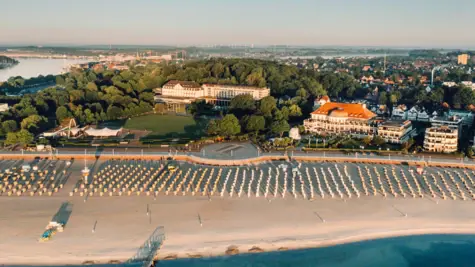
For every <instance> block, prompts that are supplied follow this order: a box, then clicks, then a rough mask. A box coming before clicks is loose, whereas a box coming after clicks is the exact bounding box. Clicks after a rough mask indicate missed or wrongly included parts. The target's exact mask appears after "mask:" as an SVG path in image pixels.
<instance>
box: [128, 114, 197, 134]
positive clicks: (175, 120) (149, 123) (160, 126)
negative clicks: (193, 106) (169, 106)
mask: <svg viewBox="0 0 475 267" xmlns="http://www.w3.org/2000/svg"><path fill="white" fill-rule="evenodd" d="M124 128H126V129H131V130H146V131H151V132H152V133H151V134H149V135H148V136H147V137H146V138H170V137H176V138H192V137H198V136H201V134H202V130H203V129H204V125H202V123H201V122H199V121H198V122H197V121H195V120H194V119H193V117H189V116H176V115H158V114H151V115H145V116H140V117H135V118H131V119H130V120H127V121H126V122H125V125H124Z"/></svg>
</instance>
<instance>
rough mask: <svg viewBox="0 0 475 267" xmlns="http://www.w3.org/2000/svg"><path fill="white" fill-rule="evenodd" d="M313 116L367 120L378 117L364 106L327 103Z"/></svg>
mask: <svg viewBox="0 0 475 267" xmlns="http://www.w3.org/2000/svg"><path fill="white" fill-rule="evenodd" d="M312 114H319V115H327V116H330V115H331V116H337V117H348V118H355V119H367V120H368V119H371V118H373V117H376V114H374V113H373V112H371V111H370V110H368V109H367V108H366V106H365V105H363V104H358V103H337V102H328V103H325V104H324V105H323V106H321V107H319V108H318V109H317V110H315V111H314V112H312Z"/></svg>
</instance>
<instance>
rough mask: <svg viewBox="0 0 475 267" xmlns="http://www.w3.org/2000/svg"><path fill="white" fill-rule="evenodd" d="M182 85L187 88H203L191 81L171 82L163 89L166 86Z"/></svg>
mask: <svg viewBox="0 0 475 267" xmlns="http://www.w3.org/2000/svg"><path fill="white" fill-rule="evenodd" d="M177 84H179V85H181V86H183V87H185V88H200V87H201V86H200V85H199V84H198V83H195V82H191V81H177V80H171V81H168V82H167V83H166V84H165V85H163V87H165V86H175V85H177Z"/></svg>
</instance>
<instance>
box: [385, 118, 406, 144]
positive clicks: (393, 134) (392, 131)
mask: <svg viewBox="0 0 475 267" xmlns="http://www.w3.org/2000/svg"><path fill="white" fill-rule="evenodd" d="M414 132H415V129H413V128H412V123H411V121H409V120H406V121H384V122H382V123H381V124H380V125H378V136H379V137H381V138H383V139H384V140H385V141H386V142H387V143H393V144H402V143H404V142H407V141H408V140H409V139H410V138H411V137H412V135H413V134H414Z"/></svg>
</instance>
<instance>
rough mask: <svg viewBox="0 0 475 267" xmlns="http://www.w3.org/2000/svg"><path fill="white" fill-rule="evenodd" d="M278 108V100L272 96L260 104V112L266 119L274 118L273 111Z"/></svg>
mask: <svg viewBox="0 0 475 267" xmlns="http://www.w3.org/2000/svg"><path fill="white" fill-rule="evenodd" d="M276 108H277V100H276V99H275V98H274V97H272V96H266V97H264V98H262V99H261V101H260V102H259V111H260V112H261V113H262V115H264V116H266V117H270V116H272V111H274V110H275V109H276Z"/></svg>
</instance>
